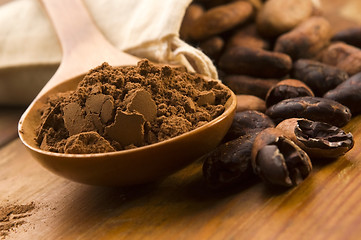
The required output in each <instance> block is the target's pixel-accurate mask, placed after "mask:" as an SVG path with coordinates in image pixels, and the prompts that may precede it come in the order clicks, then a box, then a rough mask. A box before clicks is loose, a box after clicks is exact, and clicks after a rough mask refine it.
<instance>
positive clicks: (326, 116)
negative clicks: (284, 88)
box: [266, 97, 351, 127]
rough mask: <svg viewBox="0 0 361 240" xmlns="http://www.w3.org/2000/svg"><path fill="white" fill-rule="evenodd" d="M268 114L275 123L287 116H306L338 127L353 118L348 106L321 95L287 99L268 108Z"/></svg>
mask: <svg viewBox="0 0 361 240" xmlns="http://www.w3.org/2000/svg"><path fill="white" fill-rule="evenodd" d="M266 114H267V115H268V116H269V117H270V118H272V119H273V121H274V122H275V123H279V122H281V121H283V120H285V119H287V118H306V119H310V120H313V121H319V122H326V123H329V124H331V125H335V126H337V127H343V126H345V125H346V124H347V123H348V122H349V121H350V119H351V111H350V109H349V108H348V107H346V106H344V105H342V104H341V103H338V102H336V101H334V100H331V99H326V98H319V97H297V98H290V99H286V100H283V101H281V102H279V103H277V104H275V105H273V106H271V107H270V108H268V109H267V110H266Z"/></svg>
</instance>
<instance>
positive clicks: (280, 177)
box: [252, 128, 312, 187]
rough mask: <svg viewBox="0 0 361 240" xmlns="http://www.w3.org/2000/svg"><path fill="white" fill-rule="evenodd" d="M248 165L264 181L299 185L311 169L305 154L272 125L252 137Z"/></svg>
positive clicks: (281, 184) (288, 185)
mask: <svg viewBox="0 0 361 240" xmlns="http://www.w3.org/2000/svg"><path fill="white" fill-rule="evenodd" d="M252 167H253V171H254V172H255V174H256V175H258V176H260V177H261V178H262V179H263V180H264V181H265V182H268V183H271V184H275V185H280V186H287V187H290V186H296V185H298V184H300V183H301V182H302V181H303V180H304V179H305V178H306V177H307V176H308V175H309V174H310V172H311V170H312V164H311V161H310V158H309V157H308V155H307V153H306V152H305V151H303V150H302V149H301V148H300V147H298V146H297V145H296V144H295V143H294V142H292V141H291V140H290V139H288V138H287V137H285V135H284V134H283V132H282V131H281V130H279V129H276V128H266V129H264V130H263V131H261V132H260V133H258V135H257V136H256V138H255V140H254V144H253V147H252Z"/></svg>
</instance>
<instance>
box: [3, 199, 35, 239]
mask: <svg viewBox="0 0 361 240" xmlns="http://www.w3.org/2000/svg"><path fill="white" fill-rule="evenodd" d="M34 209H35V204H34V203H33V202H31V203H29V204H25V205H17V204H13V205H9V206H0V239H4V238H5V237H6V236H7V235H8V234H9V233H10V231H11V230H14V229H15V228H16V227H18V226H20V225H23V224H24V223H26V221H25V220H24V218H26V217H28V216H30V215H31V211H33V210H34Z"/></svg>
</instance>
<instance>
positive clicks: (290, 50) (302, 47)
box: [274, 17, 331, 60]
mask: <svg viewBox="0 0 361 240" xmlns="http://www.w3.org/2000/svg"><path fill="white" fill-rule="evenodd" d="M330 39H331V26H330V23H329V22H328V21H327V20H326V19H325V18H323V17H311V18H309V19H307V20H306V21H304V22H302V23H301V24H300V25H298V26H297V27H296V28H294V29H293V30H291V31H290V32H287V33H285V34H283V35H281V36H280V37H278V39H277V41H276V43H275V47H274V50H275V51H276V52H281V53H285V54H287V55H289V56H290V57H291V58H292V59H293V60H297V59H300V58H313V57H315V56H316V55H317V54H318V53H319V52H320V51H321V50H322V49H323V48H325V47H326V46H327V45H328V44H329V42H330Z"/></svg>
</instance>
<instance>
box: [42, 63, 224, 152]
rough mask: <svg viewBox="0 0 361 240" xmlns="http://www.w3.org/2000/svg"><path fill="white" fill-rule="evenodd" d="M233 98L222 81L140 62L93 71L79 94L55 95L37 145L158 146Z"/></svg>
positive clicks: (75, 148)
mask: <svg viewBox="0 0 361 240" xmlns="http://www.w3.org/2000/svg"><path fill="white" fill-rule="evenodd" d="M229 97H230V92H229V90H228V89H226V88H224V87H223V86H222V85H221V84H220V83H219V81H205V80H204V79H203V78H202V77H200V76H199V75H197V74H193V73H189V72H186V71H185V70H184V69H182V68H175V67H170V66H159V65H154V64H152V63H150V62H149V61H148V60H141V61H139V62H138V64H137V66H127V67H112V66H110V65H109V64H107V63H103V64H102V65H101V66H98V67H96V68H94V69H91V70H90V71H89V72H88V73H87V74H86V75H85V77H84V78H83V79H82V80H81V81H80V83H79V85H78V87H77V88H76V89H75V90H74V91H69V92H64V93H59V94H55V95H53V96H50V97H49V99H48V100H47V103H46V104H45V105H44V107H43V108H42V110H41V125H40V126H39V127H38V129H37V138H36V141H37V143H38V144H39V146H40V148H41V149H43V150H46V151H52V152H60V153H101V152H111V151H120V150H124V149H131V148H136V147H140V146H145V145H149V144H153V143H157V142H160V141H163V140H166V139H169V138H173V137H175V136H178V135H181V134H183V133H186V132H188V131H191V130H193V129H195V128H198V127H200V126H202V125H204V124H206V123H207V122H209V121H211V120H213V119H214V118H216V117H218V116H219V115H221V114H222V113H223V112H224V110H225V107H224V105H225V103H226V101H227V100H228V98H229Z"/></svg>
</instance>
